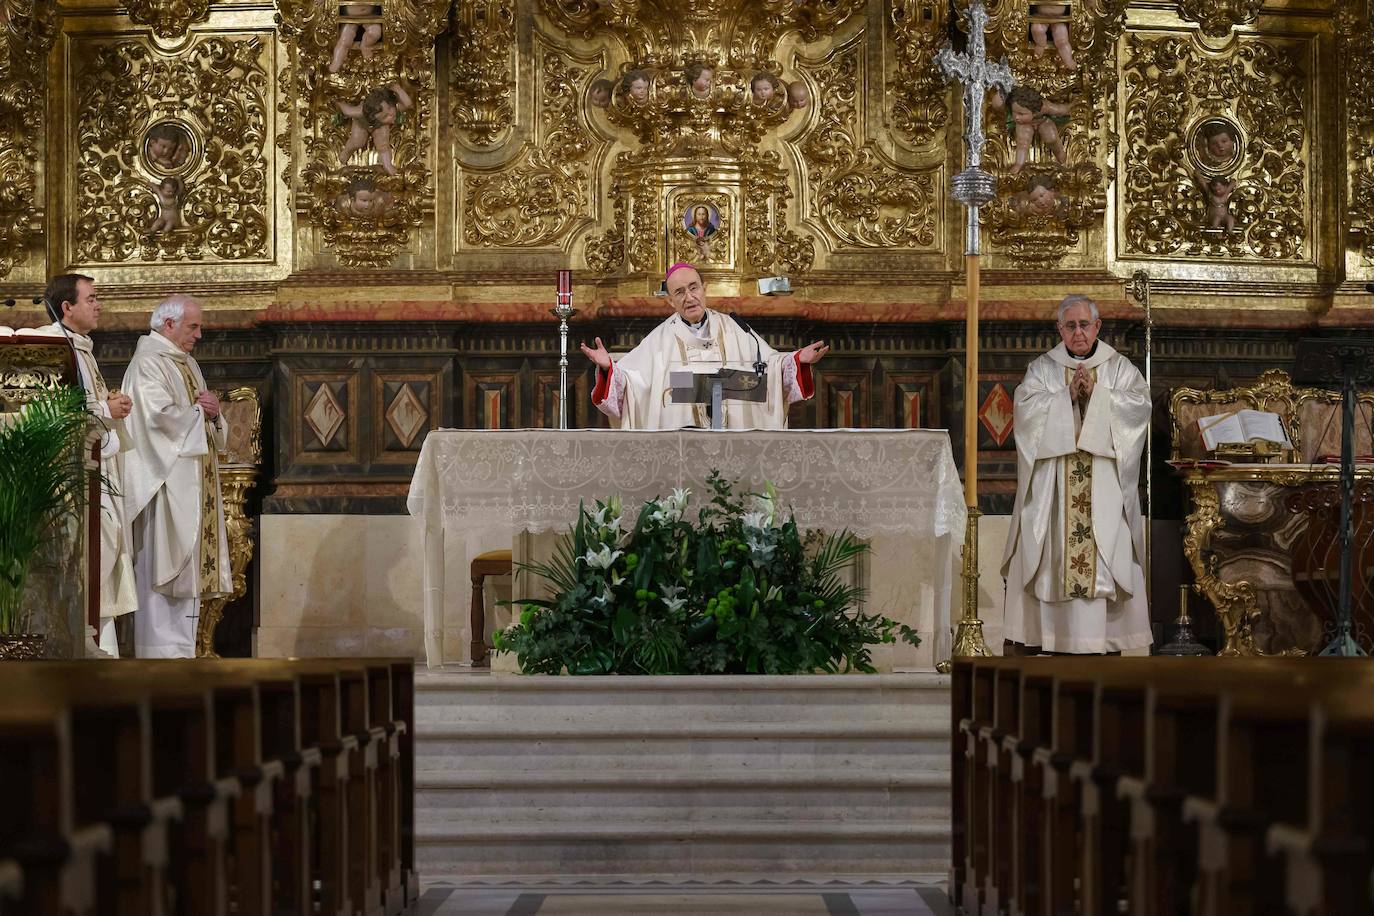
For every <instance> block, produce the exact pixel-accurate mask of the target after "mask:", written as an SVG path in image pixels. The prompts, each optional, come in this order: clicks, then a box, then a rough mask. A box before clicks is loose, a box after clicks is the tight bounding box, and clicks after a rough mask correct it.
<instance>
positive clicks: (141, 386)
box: [124, 296, 232, 658]
mask: <svg viewBox="0 0 1374 916" xmlns="http://www.w3.org/2000/svg"><path fill="white" fill-rule="evenodd" d="M201 321H202V313H201V307H200V304H199V303H198V302H196V300H194V299H191V298H190V297H187V296H173V297H171V298H169V299H167V300H166V301H164V302H163V303H162V304H160V305H159V306H158V307H157V308H156V309H154V310H153V316H152V322H151V324H152V328H153V330H152V333H150V334H148V335H147V336H146V337H141V338H139V341H138V348H137V349H136V350H135V351H134V357H133V359H132V360H131V361H130V362H129V369H128V371H127V372H126V373H125V374H124V390H125V391H126V392H128V393H129V395H130V397H132V398H133V402H134V406H133V410H132V412H130V414H129V418H128V420H127V421H126V422H125V428H126V430H127V432H128V434H129V438H130V440H131V441H132V445H133V447H132V449H131V450H130V451H129V453H128V455H127V456H126V457H125V461H124V508H125V512H126V514H127V515H128V517H129V520H130V524H131V526H132V529H133V548H134V577H135V579H136V581H137V583H138V613H137V615H135V617H134V634H135V635H134V643H135V653H136V654H137V655H138V657H139V658H193V657H194V656H195V654H196V625H197V623H198V622H199V619H200V604H201V601H202V600H203V599H205V598H212V597H216V596H219V595H226V594H229V592H230V590H231V586H232V583H231V581H230V567H229V541H228V538H227V537H226V534H225V530H224V500H223V497H222V496H221V493H220V486H219V464H218V460H217V455H218V452H219V449H220V448H222V447H223V446H224V442H225V436H226V435H227V433H228V430H227V428H226V427H225V423H224V419H223V418H222V417H221V416H220V407H219V399H218V398H216V397H215V395H214V394H213V393H212V392H210V391H207V390H206V387H205V377H204V376H203V375H201V372H200V366H198V365H196V361H195V360H194V359H192V358H191V355H190V354H191V351H192V350H193V349H194V348H195V345H196V341H197V340H199V339H200V334H201Z"/></svg>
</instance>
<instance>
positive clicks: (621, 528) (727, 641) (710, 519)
mask: <svg viewBox="0 0 1374 916" xmlns="http://www.w3.org/2000/svg"><path fill="white" fill-rule="evenodd" d="M709 483H710V486H711V491H712V493H711V498H710V500H709V501H708V502H707V504H706V505H705V506H703V507H702V508H701V509H700V511H699V512H698V513H697V520H696V522H695V523H693V522H691V521H689V520H688V519H687V518H686V515H685V513H686V508H687V503H688V500H689V498H690V494H689V493H688V492H687V491H685V490H674V491H673V494H672V495H671V496H669V497H666V498H659V499H655V500H652V501H650V502H649V503H647V504H646V505H645V506H644V508H643V509H641V510H640V512H639V516H638V517H637V518H636V519H635V520H634V526H633V528H630V529H628V530H627V529H626V528H625V524H626V522H625V520H624V519H623V517H622V514H621V503H620V500H619V498H612V499H611V500H609V501H607V502H598V503H597V504H596V510H595V511H592V512H589V511H587V509H586V507H585V506H582V507H579V509H578V518H577V522H576V524H575V525H574V526H573V528H572V530H571V531H570V532H569V534H568V536H567V537H565V538H564V539H563V540H562V541H560V542H559V546H558V548H557V550H556V551H555V553H554V556H553V558H552V559H550V561H549V562H548V563H542V564H531V565H529V566H527V567H525V568H526V569H528V570H530V571H531V572H533V573H535V574H536V575H538V576H541V577H543V578H544V579H546V580H548V582H549V583H550V584H551V586H552V588H553V590H554V592H555V597H554V598H553V599H552V600H544V599H532V598H525V599H518V600H516V601H515V602H513V604H515V605H516V606H517V607H519V608H520V614H519V617H518V618H517V619H516V621H515V622H514V623H513V624H512V625H511V626H510V627H509V628H507V629H506V630H504V631H501V632H498V633H497V634H496V650H497V651H498V652H510V653H514V654H515V656H516V657H517V659H518V660H519V662H520V667H521V670H523V671H524V672H526V673H527V674H561V673H563V672H565V671H566V672H567V673H568V674H738V673H760V674H797V673H804V672H812V671H828V672H838V671H851V670H859V671H872V670H873V664H872V657H871V654H870V651H869V646H871V645H873V644H875V643H891V642H894V641H896V639H898V638H900V639H902V640H904V641H906V642H909V643H910V644H912V645H918V644H919V643H920V638H919V637H918V636H917V635H916V632H915V631H914V630H912V629H911V628H910V627H908V626H906V625H904V624H899V623H897V622H896V621H894V620H891V619H889V618H887V617H883V616H881V615H877V614H865V613H863V612H862V611H861V610H859V609H858V604H859V602H860V601H861V600H862V598H863V590H862V589H860V588H858V587H856V586H853V585H850V584H849V583H848V582H847V581H846V577H845V575H844V574H845V572H846V571H847V570H849V569H850V568H851V567H852V566H853V565H854V563H855V561H856V560H857V559H858V558H859V556H861V555H862V554H863V553H864V551H866V550H867V549H868V548H867V545H865V544H864V543H863V542H861V541H859V540H858V539H857V538H855V537H854V536H853V535H852V534H850V533H849V532H847V531H845V532H838V533H834V534H830V535H826V536H820V535H817V534H815V533H812V534H809V535H807V536H803V534H802V532H800V531H799V530H798V529H797V525H796V522H795V521H794V520H793V518H792V517H791V516H790V515H789V516H788V518H787V519H786V520H785V521H780V520H779V519H778V518H777V494H776V492H775V491H774V490H773V487H772V485H771V484H770V485H769V486H768V487H767V488H766V489H765V492H764V493H761V494H753V495H750V496H748V497H747V498H748V500H749V505H748V507H747V508H746V505H745V502H744V499H743V498H741V497H738V496H736V495H735V493H734V488H733V487H732V485H731V484H730V483H729V482H727V481H726V480H724V479H723V478H722V477H721V476H720V474H719V472H717V471H712V472H711V476H710V478H709Z"/></svg>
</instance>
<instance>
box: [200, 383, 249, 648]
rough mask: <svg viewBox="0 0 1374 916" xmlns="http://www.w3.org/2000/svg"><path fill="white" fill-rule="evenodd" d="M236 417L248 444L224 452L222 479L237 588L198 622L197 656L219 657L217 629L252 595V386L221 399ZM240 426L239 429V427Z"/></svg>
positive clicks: (240, 437) (205, 608) (209, 605)
mask: <svg viewBox="0 0 1374 916" xmlns="http://www.w3.org/2000/svg"><path fill="white" fill-rule="evenodd" d="M221 401H222V403H223V405H224V408H225V412H226V413H229V414H231V417H230V422H231V424H233V425H231V427H230V428H231V430H235V438H236V440H237V442H238V443H239V444H241V445H242V451H241V452H239V453H236V454H225V453H223V452H221V453H220V465H219V479H220V489H221V491H222V494H223V499H224V531H225V535H226V536H227V538H228V541H229V569H230V580H231V588H230V592H229V594H227V595H221V596H220V597H218V598H207V599H206V600H205V602H204V604H203V605H202V606H201V613H200V619H199V620H197V621H196V656H197V657H198V658H218V657H219V655H218V654H217V653H216V652H215V628H216V627H217V626H218V625H219V622H220V619H221V618H222V617H223V616H224V608H225V606H226V605H229V604H231V603H233V602H234V601H237V600H238V599H239V598H241V597H243V596H244V595H245V594H247V593H248V563H249V561H251V560H252V559H253V547H254V545H253V519H252V518H251V517H250V516H248V515H247V514H246V513H245V512H244V509H245V508H246V507H247V502H248V490H250V489H251V488H252V487H253V486H254V484H256V483H257V480H258V475H259V473H260V472H261V468H260V467H259V465H260V464H261V463H262V439H261V431H262V408H261V405H260V404H259V402H258V394H257V392H256V391H254V390H253V389H252V388H235V389H234V390H233V391H230V392H229V394H228V395H227V396H225V397H224V398H222V399H221ZM235 427H237V429H236V428H235Z"/></svg>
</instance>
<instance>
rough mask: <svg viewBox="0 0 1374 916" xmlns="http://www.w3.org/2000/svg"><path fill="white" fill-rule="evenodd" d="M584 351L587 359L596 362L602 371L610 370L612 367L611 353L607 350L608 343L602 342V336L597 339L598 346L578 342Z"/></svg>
mask: <svg viewBox="0 0 1374 916" xmlns="http://www.w3.org/2000/svg"><path fill="white" fill-rule="evenodd" d="M578 346H579V347H581V348H582V352H583V353H585V354H586V355H587V359H589V360H591V361H592V362H594V363H596V367H597V368H598V369H600V370H601V371H602V372H609V371H610V368H611V354H610V353H608V352H606V345H605V344H603V343H602V342H601V338H600V337H598V338H597V339H596V347H594V348H593V347H589V346H587V345H586V344H578Z"/></svg>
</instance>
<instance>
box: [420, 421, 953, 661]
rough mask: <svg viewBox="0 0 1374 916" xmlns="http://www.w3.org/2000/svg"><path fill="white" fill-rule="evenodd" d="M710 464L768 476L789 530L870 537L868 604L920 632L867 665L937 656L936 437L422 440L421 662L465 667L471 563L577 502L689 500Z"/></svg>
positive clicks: (566, 519) (946, 494) (478, 435)
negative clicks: (686, 493)
mask: <svg viewBox="0 0 1374 916" xmlns="http://www.w3.org/2000/svg"><path fill="white" fill-rule="evenodd" d="M713 468H714V469H719V470H720V471H721V473H722V474H724V475H725V476H726V478H727V479H731V480H734V479H739V480H740V481H742V483H743V484H744V485H746V486H749V487H751V488H757V489H762V487H763V485H764V483H765V482H771V483H772V484H773V485H774V486H775V487H776V488H777V491H778V494H779V503H780V508H781V509H783V510H790V511H792V512H793V513H794V514H795V517H796V520H797V524H798V526H800V527H801V528H803V529H822V530H829V531H837V530H841V529H849V530H850V531H852V532H854V533H855V534H857V535H858V536H859V537H862V538H865V539H868V540H869V541H870V543H871V544H872V547H873V551H872V554H871V555H870V556H869V557H868V559H867V560H866V562H865V564H864V566H863V568H862V569H861V570H860V575H861V577H863V578H862V580H861V582H862V584H865V585H866V586H867V587H868V588H869V590H870V596H869V608H870V609H872V610H878V611H880V612H882V613H884V614H887V615H888V616H890V617H892V618H894V619H896V620H898V621H900V622H903V623H906V624H909V625H911V626H913V627H915V628H916V629H917V630H918V631H919V632H921V634H922V636H923V638H924V643H923V645H922V646H921V648H920V649H919V650H909V651H908V652H907V654H905V655H903V654H900V653H901V650H900V649H898V650H895V651H891V652H884V653H875V657H876V660H877V661H878V662H879V663H880V665H881V666H883V667H887V668H893V667H918V666H919V667H929V666H932V665H933V664H934V663H935V661H937V660H943V659H944V658H946V657H948V654H949V619H950V618H949V614H950V594H951V589H952V585H953V583H954V582H955V581H956V580H957V570H956V564H957V556H958V545H959V544H960V543H961V542H962V539H963V534H964V524H965V518H966V509H965V507H964V503H963V491H962V488H961V486H960V483H959V475H958V471H957V469H956V468H955V465H954V459H953V456H952V453H951V450H950V443H949V435H948V433H946V432H945V431H943V430H794V431H768V432H763V431H710V430H676V431H667V432H621V431H609V430H563V431H560V430H515V431H500V430H438V431H436V432H432V433H430V434H429V436H428V437H427V438H426V440H425V444H424V448H423V450H422V452H421V454H420V460H419V463H418V465H417V466H416V469H415V476H414V479H413V480H412V482H411V490H410V498H409V500H408V507H409V509H410V513H411V515H412V516H415V517H416V518H418V519H421V520H422V524H423V539H424V602H423V604H424V633H425V650H426V657H427V660H428V662H429V664H430V665H431V666H438V665H441V664H443V663H444V662H445V661H465V660H467V654H468V632H469V627H468V619H469V615H468V600H469V596H470V594H471V586H470V581H469V568H470V562H471V558H472V557H474V556H476V555H477V554H479V553H482V552H484V551H488V550H498V549H508V548H514V549H515V550H517V552H523V553H524V555H526V556H528V555H530V554H531V551H533V555H535V556H538V555H539V554H538V550H539V548H538V546H537V545H535V546H533V547H532V546H531V543H532V542H530V541H529V540H528V539H525V543H524V544H523V545H521V544H520V543H518V541H519V540H520V539H518V538H517V535H519V534H520V533H522V532H528V533H530V534H533V535H542V534H544V533H548V532H555V533H556V532H561V531H566V530H567V529H568V528H569V527H570V526H571V525H572V524H573V523H574V522H575V520H576V517H577V508H578V505H579V503H585V504H586V505H587V506H589V507H590V506H592V505H593V504H594V503H595V501H596V500H598V499H606V498H608V497H610V496H612V495H619V496H621V497H622V499H623V500H624V509H625V512H626V513H627V515H628V516H629V517H633V516H634V514H635V513H636V512H637V511H638V508H639V506H640V505H642V504H643V503H644V502H645V501H647V500H649V499H652V498H654V497H656V496H667V495H669V493H671V491H672V490H673V489H674V488H677V487H685V488H688V489H690V490H691V491H692V493H693V495H694V497H695V500H694V502H693V504H692V506H693V507H695V506H699V505H700V500H701V499H703V498H704V494H706V493H707V492H709V490H708V487H707V485H706V478H707V476H708V475H709V473H710V471H711V470H712V469H713ZM688 511H689V512H691V511H694V508H692V507H689V510H688ZM516 591H517V592H518V591H519V586H517V589H516ZM516 597H517V598H519V597H522V596H521V595H519V594H517V595H516Z"/></svg>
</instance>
